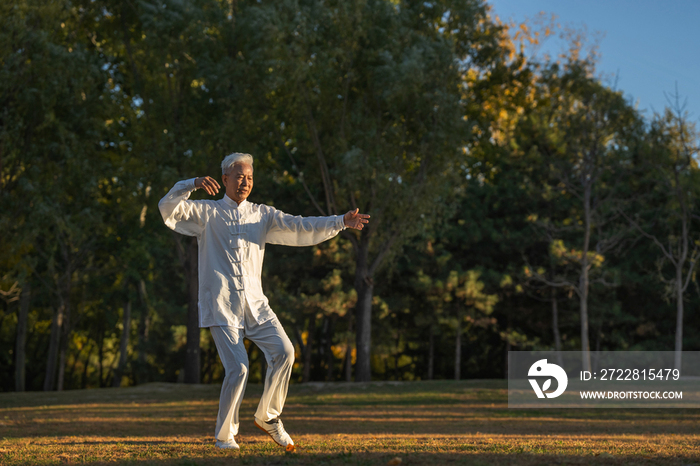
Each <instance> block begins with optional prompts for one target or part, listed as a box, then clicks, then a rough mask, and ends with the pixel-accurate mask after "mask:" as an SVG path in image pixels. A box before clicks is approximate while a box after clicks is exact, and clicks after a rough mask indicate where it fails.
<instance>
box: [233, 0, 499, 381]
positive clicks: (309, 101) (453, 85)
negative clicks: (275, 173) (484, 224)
mask: <svg viewBox="0 0 700 466" xmlns="http://www.w3.org/2000/svg"><path fill="white" fill-rule="evenodd" d="M249 14H250V15H255V18H254V19H251V18H250V17H248V18H247V19H246V20H244V21H241V23H239V24H241V25H243V24H247V25H248V27H250V29H246V32H248V34H249V35H250V37H251V44H250V45H249V46H248V47H249V48H248V49H246V50H244V51H243V54H244V56H254V57H255V61H256V63H259V64H261V65H263V67H262V68H261V69H260V71H259V72H258V73H257V74H256V76H258V77H261V78H262V79H264V81H263V82H264V84H265V89H266V91H265V93H264V94H262V95H261V96H260V97H259V100H258V102H259V103H258V105H259V108H258V110H257V111H258V112H259V113H258V114H260V115H264V120H266V121H267V124H266V125H265V126H264V127H265V128H266V131H267V132H269V134H270V141H269V143H270V146H272V144H273V143H274V144H275V145H276V148H275V150H274V151H271V152H272V153H273V154H274V153H281V156H280V158H277V159H276V162H277V163H278V164H279V166H280V167H283V169H285V170H286V171H287V172H288V173H290V174H293V175H294V176H295V182H296V183H295V184H296V186H295V187H296V188H297V189H298V191H297V192H298V193H299V197H300V198H302V197H303V198H306V200H307V201H306V202H308V203H309V205H310V206H312V208H314V209H315V210H316V212H318V213H320V214H322V215H333V214H338V213H343V212H344V211H346V210H349V209H354V208H356V207H359V208H360V209H361V211H363V212H367V213H370V214H371V215H372V220H371V223H370V226H369V228H365V229H364V230H363V232H362V233H361V234H360V235H356V234H353V233H350V232H344V234H343V237H344V238H345V239H346V240H348V241H350V243H351V244H352V246H353V252H354V262H355V277H354V286H355V290H356V293H357V306H356V312H355V323H356V328H357V330H356V346H357V364H356V373H355V378H356V380H357V381H367V380H370V378H371V368H370V352H371V333H372V331H371V324H372V302H373V296H374V289H375V280H376V279H377V276H378V273H379V271H380V270H381V268H382V267H383V266H384V265H385V264H386V263H387V262H388V261H389V258H390V257H392V256H393V255H394V254H396V252H397V251H399V250H400V248H401V246H402V245H403V244H405V242H406V241H407V240H408V239H410V238H411V237H412V236H413V235H414V234H415V233H416V232H417V231H418V230H419V228H421V226H422V225H423V224H424V223H430V222H433V221H434V220H435V218H436V217H437V216H438V215H439V212H441V211H442V209H443V207H444V206H445V203H446V201H447V197H448V195H449V193H450V188H451V183H452V182H451V181H450V178H451V176H452V174H453V171H452V170H451V167H452V165H453V163H454V160H455V157H456V156H457V155H458V153H459V152H458V151H459V148H460V147H461V146H462V142H463V141H464V138H465V137H466V136H467V135H468V132H467V127H466V126H465V123H464V120H463V119H462V116H463V107H462V100H463V99H464V98H468V97H465V96H464V95H463V89H462V88H460V76H461V75H462V74H463V73H466V72H467V71H468V70H470V69H473V68H478V67H479V66H482V64H483V63H485V62H487V61H488V60H489V59H491V58H492V57H490V56H486V55H487V54H488V53H489V52H492V51H493V48H497V39H498V37H496V35H495V34H494V33H493V30H494V29H496V28H495V27H494V26H493V25H492V24H491V23H490V22H489V20H488V18H487V17H486V10H485V6H484V4H482V3H481V2H477V1H475V2H469V3H459V4H453V3H450V2H445V3H440V2H437V3H435V2H433V3H430V4H428V3H423V4H408V3H402V4H401V5H400V6H397V5H394V4H392V3H390V2H385V1H367V2H331V3H327V2H308V3H303V4H298V3H297V2H295V1H294V2H293V1H289V2H281V3H280V2H278V3H276V4H275V5H274V6H269V7H260V8H258V9H251V11H250V12H249ZM253 26H254V27H253ZM475 43H479V44H480V45H479V46H477V45H476V44H475ZM270 44H273V45H270ZM489 47H490V48H489ZM282 77H284V79H282ZM270 146H268V147H270ZM272 147H274V146H272ZM272 147H271V148H272ZM285 159H286V160H285ZM280 171H281V170H280ZM320 199H322V200H320Z"/></svg>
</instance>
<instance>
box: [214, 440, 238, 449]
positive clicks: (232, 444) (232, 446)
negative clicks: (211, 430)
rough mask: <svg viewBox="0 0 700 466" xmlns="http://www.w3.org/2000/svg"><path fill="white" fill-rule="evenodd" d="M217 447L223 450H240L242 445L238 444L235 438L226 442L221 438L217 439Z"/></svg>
mask: <svg viewBox="0 0 700 466" xmlns="http://www.w3.org/2000/svg"><path fill="white" fill-rule="evenodd" d="M215 446H216V448H221V449H222V450H240V449H241V447H239V446H238V444H237V443H236V441H235V440H234V439H231V440H227V441H226V442H222V441H221V440H217V441H216V444H215Z"/></svg>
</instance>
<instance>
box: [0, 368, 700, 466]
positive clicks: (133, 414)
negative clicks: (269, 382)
mask: <svg viewBox="0 0 700 466" xmlns="http://www.w3.org/2000/svg"><path fill="white" fill-rule="evenodd" d="M218 391H219V387H218V386H206V385H195V386H192V385H175V384H148V385H142V386H139V387H131V388H116V389H99V390H76V391H67V392H61V393H55V392H52V393H16V394H15V393H5V394H0V465H2V466H15V465H26V464H42V465H43V464H47V465H48V464H86V463H89V464H134V465H182V466H186V465H215V464H221V465H224V464H226V465H229V464H244V465H323V464H328V465H334V464H341V465H342V464H347V465H386V464H390V462H392V461H393V463H395V464H401V465H423V464H427V465H443V464H474V465H480V464H481V465H489V466H491V465H499V464H508V465H511V464H515V465H539V464H569V465H571V464H589V463H595V464H614V465H621V464H649V465H652V464H658V465H690V464H698V465H700V431H699V428H698V425H699V424H698V420H700V419H699V418H700V411H697V410H661V409H659V410H641V409H629V410H611V409H608V410H604V409H597V410H580V409H569V410H537V411H535V410H509V409H508V407H507V395H506V386H505V381H462V382H452V381H435V382H405V383H391V382H386V383H382V382H375V383H369V384H343V383H333V384H305V385H292V386H291V387H290V390H289V397H288V399H287V405H286V406H285V411H284V414H283V419H284V421H285V426H286V427H287V430H288V431H289V432H290V433H291V434H292V437H293V438H294V439H295V442H296V443H297V445H298V449H297V452H296V453H294V454H286V453H284V451H283V450H282V449H281V448H280V447H278V446H276V445H275V444H273V443H272V441H271V440H269V438H267V437H265V436H264V435H263V434H262V433H261V432H260V431H259V430H258V429H257V428H256V427H255V426H254V425H253V423H252V415H253V412H254V411H255V406H256V405H257V401H258V399H259V396H260V393H261V387H259V386H255V385H251V386H249V387H248V389H247V391H246V397H245V399H244V401H243V406H242V407H241V419H242V423H241V432H240V434H239V435H238V436H237V437H236V440H237V441H238V443H239V444H240V445H241V450H240V452H236V451H221V450H218V449H216V448H214V439H213V431H214V423H215V420H216V413H217V408H218ZM396 458H399V459H400V463H398V460H396Z"/></svg>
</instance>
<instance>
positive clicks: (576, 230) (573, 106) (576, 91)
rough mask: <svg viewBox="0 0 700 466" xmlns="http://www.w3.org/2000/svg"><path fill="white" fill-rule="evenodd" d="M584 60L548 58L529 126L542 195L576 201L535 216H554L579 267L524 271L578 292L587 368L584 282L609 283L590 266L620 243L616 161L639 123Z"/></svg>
mask: <svg viewBox="0 0 700 466" xmlns="http://www.w3.org/2000/svg"><path fill="white" fill-rule="evenodd" d="M590 66H591V65H590V63H586V62H574V63H570V64H567V65H566V66H565V67H564V68H563V69H562V68H560V67H559V65H550V66H549V67H548V69H546V70H545V72H544V76H543V81H544V82H545V83H546V85H545V86H544V89H543V90H545V93H544V95H543V96H542V98H543V105H542V107H541V108H542V110H541V113H539V114H538V115H537V117H536V118H538V121H537V123H536V124H535V125H534V127H532V128H531V129H533V130H535V131H536V133H535V134H536V137H535V140H536V141H537V142H536V145H537V146H536V147H537V149H536V150H538V151H539V152H540V153H541V154H542V155H543V161H544V162H545V163H546V164H547V165H548V166H549V168H550V170H551V172H550V173H551V176H552V178H551V181H550V183H551V184H550V185H549V186H548V187H547V189H546V190H545V192H544V193H543V195H544V196H547V197H550V198H551V197H555V196H556V197H558V196H560V195H561V196H563V197H565V198H570V199H571V202H572V206H574V208H573V210H572V211H571V214H570V215H567V216H566V217H564V218H560V219H559V220H555V219H551V218H542V219H540V220H541V221H543V222H545V223H548V222H556V224H557V225H558V231H559V233H560V234H561V235H562V236H561V237H559V238H553V239H555V240H557V241H560V242H557V243H554V246H555V248H556V249H557V250H558V251H559V253H558V256H559V257H561V258H565V260H566V261H567V262H568V263H570V264H576V268H577V271H576V273H575V274H574V275H573V279H572V278H568V277H564V276H560V277H557V278H556V279H548V278H546V277H545V276H544V275H543V274H541V273H538V272H537V271H536V270H535V269H532V268H531V269H530V272H531V273H533V274H534V276H535V277H536V278H537V279H538V280H540V281H542V282H543V283H547V284H548V285H550V286H554V287H565V288H568V289H572V290H574V291H575V292H576V294H577V295H578V297H579V311H580V322H581V351H582V367H583V369H584V370H591V360H590V344H589V330H588V323H589V309H588V303H589V293H590V285H591V283H592V281H594V282H596V283H600V284H603V285H608V286H611V285H614V282H612V281H610V277H606V276H605V275H604V274H598V276H597V277H596V278H595V279H592V278H591V269H592V268H594V267H596V266H600V265H602V263H603V261H604V260H605V254H606V253H609V252H611V251H613V250H615V248H618V247H620V245H621V242H622V240H623V239H624V238H625V235H626V234H627V229H626V228H624V226H623V225H621V223H620V221H619V220H620V217H621V216H620V214H619V212H618V207H619V204H620V202H621V194H620V190H619V185H620V180H621V179H622V178H621V174H622V170H621V168H622V167H623V166H624V165H625V164H626V161H627V160H630V159H631V157H632V153H633V151H634V149H635V145H634V144H632V143H631V142H630V138H631V137H632V136H634V135H635V134H636V133H635V131H637V129H638V128H639V120H638V118H637V116H636V113H635V111H634V109H632V108H631V107H630V106H629V104H628V103H627V102H626V101H625V100H624V98H623V97H622V94H621V93H620V92H616V91H613V90H612V89H609V88H606V87H605V86H603V85H602V84H600V83H599V82H597V81H596V80H594V79H592V78H591V77H590ZM557 202H561V201H557ZM535 218H536V217H535ZM550 231H551V230H550ZM572 241H573V242H575V244H577V246H578V247H576V248H570V247H568V246H566V244H565V243H569V242H572ZM598 268H599V270H601V272H602V269H600V267H598Z"/></svg>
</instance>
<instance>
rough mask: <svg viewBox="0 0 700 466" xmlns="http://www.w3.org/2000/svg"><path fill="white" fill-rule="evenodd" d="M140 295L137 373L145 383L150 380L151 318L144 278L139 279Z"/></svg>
mask: <svg viewBox="0 0 700 466" xmlns="http://www.w3.org/2000/svg"><path fill="white" fill-rule="evenodd" d="M139 297H140V300H141V318H140V320H139V342H138V348H139V349H138V358H137V361H138V370H137V371H136V374H137V377H138V380H137V383H144V382H148V381H149V374H148V371H147V370H146V349H147V348H146V346H147V345H148V330H149V328H150V326H151V319H150V305H149V303H148V293H147V292H146V282H144V281H143V279H141V280H140V281H139Z"/></svg>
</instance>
